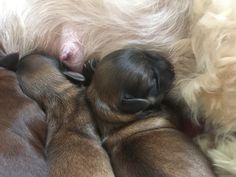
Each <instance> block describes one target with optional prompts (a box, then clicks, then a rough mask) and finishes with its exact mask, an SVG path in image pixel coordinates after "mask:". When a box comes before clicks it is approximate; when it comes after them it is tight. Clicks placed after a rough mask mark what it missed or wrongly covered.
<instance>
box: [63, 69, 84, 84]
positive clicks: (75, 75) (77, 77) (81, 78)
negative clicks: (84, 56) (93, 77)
mask: <svg viewBox="0 0 236 177" xmlns="http://www.w3.org/2000/svg"><path fill="white" fill-rule="evenodd" d="M63 74H64V75H65V76H66V77H67V78H68V79H69V80H71V81H75V82H84V81H85V77H84V76H83V75H82V74H80V73H76V72H72V71H64V72H63Z"/></svg>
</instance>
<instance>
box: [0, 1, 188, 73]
mask: <svg viewBox="0 0 236 177" xmlns="http://www.w3.org/2000/svg"><path fill="white" fill-rule="evenodd" d="M191 4H192V0H178V1H173V0H139V1H127V0H119V1H110V0H61V1H60V3H58V1H57V0H47V1H41V0H19V1H17V2H15V1H14V2H13V1H12V0H10V1H9V0H0V24H1V25H0V39H1V42H2V44H3V46H4V48H5V49H6V52H7V53H11V52H20V55H21V56H24V55H26V54H28V53H30V52H32V51H35V50H36V51H43V52H45V53H49V54H51V55H54V56H56V57H57V58H59V59H60V60H61V61H62V62H64V63H66V64H67V65H68V66H69V67H70V68H71V69H74V70H76V71H81V69H82V66H83V63H84V62H85V61H84V60H85V59H86V58H88V57H87V56H90V55H92V54H95V55H96V56H97V57H99V58H102V57H103V56H104V55H107V54H108V53H110V52H112V51H114V50H117V49H120V48H123V47H124V46H127V45H128V46H140V47H141V46H142V48H151V49H155V50H158V51H165V54H166V55H167V54H169V50H170V46H171V45H172V44H173V43H174V42H176V41H178V40H180V39H182V38H183V37H185V36H186V34H188V33H187V32H188V22H189V12H190V9H191Z"/></svg>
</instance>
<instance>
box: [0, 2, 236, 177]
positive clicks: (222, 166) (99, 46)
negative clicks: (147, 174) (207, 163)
mask: <svg viewBox="0 0 236 177" xmlns="http://www.w3.org/2000/svg"><path fill="white" fill-rule="evenodd" d="M193 1H194V3H193V6H192V0H60V1H58V0H0V24H1V25H0V41H1V43H2V45H3V46H4V48H5V50H6V52H7V53H10V52H14V51H19V52H20V54H21V55H25V54H27V53H29V52H31V51H34V50H43V51H45V52H48V53H50V54H51V55H55V56H57V57H60V56H63V55H64V54H63V52H65V53H66V51H68V50H69V49H70V48H72V49H73V48H76V55H75V56H74V60H72V61H64V62H65V63H67V64H68V65H69V66H71V67H78V68H77V69H78V70H80V69H81V66H82V64H83V62H84V58H87V57H88V56H90V55H93V54H95V55H97V56H99V57H102V56H104V55H106V54H107V53H109V52H111V51H113V50H117V49H119V48H122V47H125V46H130V45H131V46H139V47H143V48H148V49H154V50H157V51H161V52H162V53H164V54H166V55H167V56H170V59H171V62H172V63H173V64H174V67H175V72H176V83H175V87H174V89H173V91H172V94H173V96H174V97H175V98H176V99H177V100H178V99H179V100H184V101H185V103H186V104H187V105H188V107H189V108H190V109H191V111H192V113H193V117H194V118H199V117H203V118H204V120H205V124H206V127H211V128H210V130H211V131H210V133H209V132H206V133H205V135H202V136H199V137H198V138H197V142H198V144H199V145H200V147H201V148H202V149H203V151H204V152H205V153H206V154H207V155H208V156H209V157H210V158H211V159H212V162H213V163H214V167H215V170H216V172H217V174H218V175H219V176H220V177H235V176H236V170H235V169H236V137H235V135H233V132H234V131H235V128H236V101H235V100H236V1H235V0H225V1H222V0H193ZM190 12H191V18H189V17H190ZM189 27H191V28H190V30H189ZM173 44H174V45H173ZM67 46H69V48H68V47H67ZM170 52H171V53H170ZM75 58H76V59H75ZM219 137H221V138H219ZM222 137H227V138H222Z"/></svg>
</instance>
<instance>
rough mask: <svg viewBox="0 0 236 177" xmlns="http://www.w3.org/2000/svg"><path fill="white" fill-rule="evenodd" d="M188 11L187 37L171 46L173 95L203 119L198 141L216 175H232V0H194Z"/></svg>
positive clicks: (235, 45)
mask: <svg viewBox="0 0 236 177" xmlns="http://www.w3.org/2000/svg"><path fill="white" fill-rule="evenodd" d="M192 10H193V11H192V20H191V32H190V36H189V38H186V39H184V40H181V41H178V43H176V44H175V46H174V54H173V57H174V58H175V60H174V61H175V63H174V65H175V68H176V74H177V80H176V87H175V89H174V90H173V93H174V95H175V96H177V97H178V98H182V99H184V100H185V102H186V103H187V105H188V106H189V107H190V109H191V110H192V113H193V116H194V118H199V117H200V116H201V117H202V118H204V121H205V126H206V133H205V135H204V137H205V138H202V136H200V137H198V140H197V142H198V144H199V145H200V147H202V149H203V151H204V152H205V153H206V154H208V156H209V157H210V158H211V159H212V161H213V163H214V167H215V169H216V173H217V174H218V175H219V176H221V177H226V176H227V177H235V176H236V135H235V130H236V1H235V0H227V1H221V0H203V1H199V0H195V1H194V4H193V9H192ZM209 127H210V128H209ZM219 137H227V138H219ZM206 144H208V145H209V146H206Z"/></svg>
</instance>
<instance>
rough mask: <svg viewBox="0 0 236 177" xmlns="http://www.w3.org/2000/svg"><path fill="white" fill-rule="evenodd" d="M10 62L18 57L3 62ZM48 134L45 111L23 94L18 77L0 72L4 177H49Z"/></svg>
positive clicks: (0, 160) (1, 166)
mask: <svg viewBox="0 0 236 177" xmlns="http://www.w3.org/2000/svg"><path fill="white" fill-rule="evenodd" d="M7 58H8V59H9V60H11V59H12V58H15V59H16V60H17V59H18V55H17V54H14V55H11V56H5V57H4V56H2V58H0V60H1V59H7ZM8 59H7V60H8ZM9 60H8V61H9ZM46 132H47V124H46V116H45V114H44V113H43V111H42V110H41V109H40V108H39V106H38V105H37V104H36V103H35V102H34V101H33V100H32V99H30V98H28V97H27V96H26V95H25V94H23V92H22V91H21V89H20V87H19V85H18V82H17V78H16V75H15V74H14V73H13V72H11V71H7V70H5V69H3V68H0V176H1V177H47V174H48V173H47V164H46V158H45V151H44V147H45V143H46Z"/></svg>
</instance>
